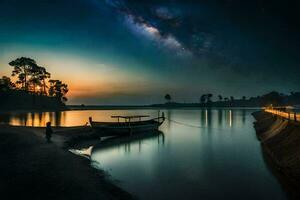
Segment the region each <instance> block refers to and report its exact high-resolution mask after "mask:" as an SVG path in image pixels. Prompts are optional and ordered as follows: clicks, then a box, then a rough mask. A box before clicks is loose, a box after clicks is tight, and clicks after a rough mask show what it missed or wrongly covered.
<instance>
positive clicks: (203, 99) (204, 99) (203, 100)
mask: <svg viewBox="0 0 300 200" xmlns="http://www.w3.org/2000/svg"><path fill="white" fill-rule="evenodd" d="M205 102H206V94H203V95H201V97H200V103H202V104H204V103H205Z"/></svg>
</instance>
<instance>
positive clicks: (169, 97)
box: [165, 94, 172, 103]
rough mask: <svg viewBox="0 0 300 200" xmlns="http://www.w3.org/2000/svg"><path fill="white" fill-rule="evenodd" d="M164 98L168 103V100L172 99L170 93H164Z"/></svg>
mask: <svg viewBox="0 0 300 200" xmlns="http://www.w3.org/2000/svg"><path fill="white" fill-rule="evenodd" d="M165 100H166V101H167V102H168V103H170V101H171V100H172V97H171V95H169V94H166V95H165Z"/></svg>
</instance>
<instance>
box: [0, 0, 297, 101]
mask: <svg viewBox="0 0 300 200" xmlns="http://www.w3.org/2000/svg"><path fill="white" fill-rule="evenodd" d="M271 2H272V3H271ZM295 2H296V1H295ZM295 2H293V1H283V0H282V1H267V0H251V1H250V0H244V1H242V0H211V1H209V0H197V1H192V0H164V1H163V0H151V1H150V0H149V1H142V0H135V1H133V0H26V1H25V0H0V25H1V26H0V75H1V76H2V75H10V71H11V67H9V65H8V62H9V61H11V60H13V59H15V58H17V57H20V56H26V57H31V58H33V59H35V60H36V61H37V62H38V64H40V65H42V66H45V67H47V69H48V71H50V72H52V77H53V78H54V79H61V80H63V81H64V82H66V83H68V85H69V88H70V92H69V94H68V97H69V100H70V101H69V104H77V103H85V104H148V103H159V102H163V101H164V99H163V97H164V95H165V94H166V93H170V94H171V96H172V97H173V99H174V100H176V101H181V102H198V101H199V97H200V96H201V94H203V93H208V92H209V93H213V94H215V96H217V95H218V94H221V95H223V96H224V97H225V96H235V97H236V98H240V97H242V96H244V95H245V96H257V95H261V94H263V93H266V92H269V91H271V90H278V91H280V92H284V93H289V92H291V91H299V90H300V66H299V63H300V62H299V61H300V56H299V52H300V30H299V29H300V22H299V20H298V18H300V16H299V13H300V12H299V8H300V6H299V3H295Z"/></svg>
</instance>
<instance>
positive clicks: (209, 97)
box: [207, 94, 213, 102]
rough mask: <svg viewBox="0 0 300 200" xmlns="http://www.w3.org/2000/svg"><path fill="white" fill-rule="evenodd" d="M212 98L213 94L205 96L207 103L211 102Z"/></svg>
mask: <svg viewBox="0 0 300 200" xmlns="http://www.w3.org/2000/svg"><path fill="white" fill-rule="evenodd" d="M212 97H213V94H207V102H211V98H212Z"/></svg>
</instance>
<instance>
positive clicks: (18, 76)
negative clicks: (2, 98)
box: [0, 57, 69, 102]
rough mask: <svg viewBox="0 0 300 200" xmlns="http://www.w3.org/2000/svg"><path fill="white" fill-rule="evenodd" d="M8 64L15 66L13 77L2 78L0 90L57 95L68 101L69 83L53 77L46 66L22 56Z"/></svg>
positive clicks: (61, 99) (0, 79)
mask: <svg viewBox="0 0 300 200" xmlns="http://www.w3.org/2000/svg"><path fill="white" fill-rule="evenodd" d="M8 64H9V65H10V66H11V67H12V68H13V69H12V73H11V77H12V78H11V77H8V76H2V78H0V92H8V91H25V92H26V93H31V94H36V95H44V96H49V97H56V98H58V99H59V100H60V101H62V102H66V101H67V98H66V94H67V93H68V91H69V89H68V85H67V84H65V83H63V82H62V81H61V80H55V79H51V73H50V72H48V71H47V69H46V67H43V66H40V65H38V64H37V62H36V61H35V60H34V59H31V58H26V57H20V58H17V59H15V60H13V61H11V62H9V63H8ZM12 79H14V80H15V81H13V80H12Z"/></svg>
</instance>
